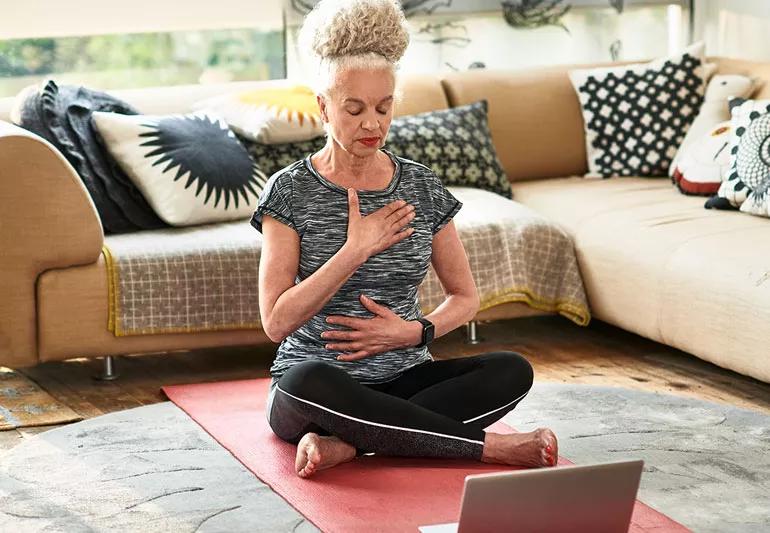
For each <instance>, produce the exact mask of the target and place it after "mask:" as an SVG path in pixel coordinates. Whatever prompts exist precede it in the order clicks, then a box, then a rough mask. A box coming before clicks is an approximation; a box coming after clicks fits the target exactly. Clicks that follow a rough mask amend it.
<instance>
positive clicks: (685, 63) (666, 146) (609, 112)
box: [569, 42, 707, 178]
mask: <svg viewBox="0 0 770 533" xmlns="http://www.w3.org/2000/svg"><path fill="white" fill-rule="evenodd" d="M703 52H704V44H703V43H702V42H699V43H696V44H694V45H692V46H690V47H688V48H687V49H685V50H684V51H683V52H682V53H680V54H677V55H674V56H671V57H667V58H662V59H657V60H655V61H652V62H650V63H639V64H633V65H625V66H618V67H606V68H594V69H579V70H572V71H570V72H569V77H570V81H571V82H572V85H573V87H574V88H575V90H576V92H577V94H578V97H579V99H580V104H581V107H582V113H583V119H584V129H585V134H586V151H587V154H586V155H587V157H588V173H587V174H586V176H587V177H603V178H607V177H610V176H665V175H666V174H667V173H668V168H669V166H670V163H671V160H672V159H673V157H674V155H676V150H677V148H678V147H679V145H680V144H681V142H682V139H683V138H684V135H685V133H686V132H687V129H688V128H689V126H690V124H692V122H693V120H694V119H695V116H696V114H697V112H698V110H699V109H700V106H701V103H702V102H703V94H704V92H705V81H706V77H707V71H706V68H704V65H703Z"/></svg>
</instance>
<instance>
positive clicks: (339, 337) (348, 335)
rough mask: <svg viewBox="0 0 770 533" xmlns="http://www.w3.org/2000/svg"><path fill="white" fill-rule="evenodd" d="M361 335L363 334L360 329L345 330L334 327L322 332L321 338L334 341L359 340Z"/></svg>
mask: <svg viewBox="0 0 770 533" xmlns="http://www.w3.org/2000/svg"><path fill="white" fill-rule="evenodd" d="M361 335H362V334H361V332H360V331H343V330H340V329H333V330H329V331H324V332H323V333H321V338H322V339H324V340H334V341H358V340H361Z"/></svg>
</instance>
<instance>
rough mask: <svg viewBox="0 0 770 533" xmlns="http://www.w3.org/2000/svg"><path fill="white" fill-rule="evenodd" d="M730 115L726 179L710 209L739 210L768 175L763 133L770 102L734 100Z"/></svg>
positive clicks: (708, 205)
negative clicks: (728, 163)
mask: <svg viewBox="0 0 770 533" xmlns="http://www.w3.org/2000/svg"><path fill="white" fill-rule="evenodd" d="M730 112H731V115H732V119H731V121H730V124H731V126H732V129H733V134H732V136H731V138H730V146H729V148H730V166H729V169H728V171H727V179H725V180H724V181H723V182H722V184H721V185H720V187H719V190H718V191H717V194H716V196H713V197H712V198H710V199H709V200H708V201H707V202H706V205H705V207H706V208H707V209H710V208H715V209H738V208H740V207H741V206H742V204H743V203H744V202H745V201H746V199H747V198H748V197H749V196H750V195H751V194H752V192H753V191H754V189H755V188H757V187H761V186H762V184H763V182H764V181H765V179H766V176H767V174H768V171H767V163H766V162H767V161H770V159H768V151H767V145H766V139H765V135H764V131H765V128H766V126H767V123H768V120H770V117H769V116H768V113H770V100H746V99H743V98H733V99H731V100H730ZM760 119H761V120H760ZM760 196H761V195H760ZM747 209H749V208H748V207H747Z"/></svg>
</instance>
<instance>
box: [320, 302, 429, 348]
mask: <svg viewBox="0 0 770 533" xmlns="http://www.w3.org/2000/svg"><path fill="white" fill-rule="evenodd" d="M359 299H360V300H361V303H362V304H363V306H364V307H366V309H368V310H369V311H371V312H372V313H374V315H375V316H374V317H372V318H354V317H350V316H344V315H329V316H328V317H327V318H326V322H327V324H339V325H341V326H347V327H349V328H351V329H350V330H329V331H324V332H323V333H321V339H323V340H325V341H328V342H327V343H326V349H328V350H337V351H340V352H347V353H343V354H340V355H339V356H337V359H338V360H339V361H355V360H357V359H363V358H364V357H369V356H370V355H374V354H377V353H382V352H387V351H389V350H395V349H398V348H406V347H409V346H417V345H418V344H419V343H420V340H421V337H422V324H420V323H419V322H417V321H416V320H411V321H410V320H404V319H403V318H401V317H400V316H398V315H397V314H396V313H394V312H393V311H391V310H390V309H388V308H387V307H385V306H383V305H380V304H378V303H376V302H375V301H374V300H372V299H371V298H369V297H368V296H366V295H364V294H362V295H361V296H360V298H359Z"/></svg>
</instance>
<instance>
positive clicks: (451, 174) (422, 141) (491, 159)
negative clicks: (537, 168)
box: [385, 100, 513, 198]
mask: <svg viewBox="0 0 770 533" xmlns="http://www.w3.org/2000/svg"><path fill="white" fill-rule="evenodd" d="M385 148H387V149H388V150H390V151H391V152H393V153H394V154H396V155H400V156H402V157H406V158H409V159H411V160H413V161H417V162H418V163H422V164H423V165H425V166H427V167H430V169H431V170H433V172H435V173H436V174H437V175H438V176H439V177H440V178H441V181H442V182H443V183H444V185H446V186H457V187H476V188H478V189H484V190H487V191H490V192H494V193H497V194H499V195H501V196H504V197H505V198H512V197H513V194H512V192H511V183H510V181H508V176H506V174H505V171H504V170H503V166H502V164H501V163H500V160H499V159H498V157H497V152H496V151H495V146H494V145H493V144H492V136H491V134H490V132H489V126H488V123H487V102H486V100H481V101H479V102H474V103H472V104H469V105H464V106H458V107H453V108H449V109H442V110H441V111H430V112H428V113H420V114H418V115H410V116H406V117H398V118H394V119H393V122H392V123H391V125H390V132H389V133H388V139H387V143H386V144H385Z"/></svg>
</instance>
